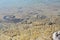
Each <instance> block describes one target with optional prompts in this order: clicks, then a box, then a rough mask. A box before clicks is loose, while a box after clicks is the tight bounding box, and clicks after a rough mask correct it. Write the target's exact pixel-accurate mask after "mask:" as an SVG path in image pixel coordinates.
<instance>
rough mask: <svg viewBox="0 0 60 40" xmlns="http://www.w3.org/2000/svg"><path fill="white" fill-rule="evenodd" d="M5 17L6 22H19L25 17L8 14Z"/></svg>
mask: <svg viewBox="0 0 60 40" xmlns="http://www.w3.org/2000/svg"><path fill="white" fill-rule="evenodd" d="M3 19H4V20H5V21H6V22H14V23H18V22H21V21H23V19H21V18H15V16H13V15H6V16H4V17H3Z"/></svg>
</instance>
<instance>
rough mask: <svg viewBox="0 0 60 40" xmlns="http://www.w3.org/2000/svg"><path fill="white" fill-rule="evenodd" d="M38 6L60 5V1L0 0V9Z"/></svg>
mask: <svg viewBox="0 0 60 40" xmlns="http://www.w3.org/2000/svg"><path fill="white" fill-rule="evenodd" d="M38 4H46V5H47V4H48V5H49V4H55V5H60V0H0V8H3V7H19V6H28V5H30V6H31V5H38Z"/></svg>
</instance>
